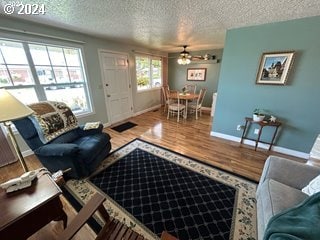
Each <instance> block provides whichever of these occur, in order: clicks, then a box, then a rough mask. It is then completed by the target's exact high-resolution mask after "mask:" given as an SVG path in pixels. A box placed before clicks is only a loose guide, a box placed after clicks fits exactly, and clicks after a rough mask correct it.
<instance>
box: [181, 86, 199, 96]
mask: <svg viewBox="0 0 320 240" xmlns="http://www.w3.org/2000/svg"><path fill="white" fill-rule="evenodd" d="M184 88H185V89H186V91H187V92H188V93H192V94H196V91H197V85H195V84H186V85H184Z"/></svg>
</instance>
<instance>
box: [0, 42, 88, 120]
mask: <svg viewBox="0 0 320 240" xmlns="http://www.w3.org/2000/svg"><path fill="white" fill-rule="evenodd" d="M0 88H5V89H7V90H8V91H9V92H11V94H12V95H14V96H15V97H17V98H18V99H19V100H20V101H21V102H23V103H25V104H30V103H34V102H38V101H45V100H50V101H61V102H64V103H66V104H67V105H68V106H69V107H70V108H71V109H72V111H73V112H74V113H75V114H76V115H78V114H82V113H88V112H91V111H92V110H91V104H90V100H89V92H88V86H87V82H86V78H85V72H84V67H83V61H82V56H81V50H80V48H72V47H62V46H52V45H44V44H37V43H27V42H18V41H8V40H1V39H0Z"/></svg>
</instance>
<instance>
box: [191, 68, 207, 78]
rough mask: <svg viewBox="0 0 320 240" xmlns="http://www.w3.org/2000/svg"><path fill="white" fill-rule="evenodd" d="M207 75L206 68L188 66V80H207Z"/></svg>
mask: <svg viewBox="0 0 320 240" xmlns="http://www.w3.org/2000/svg"><path fill="white" fill-rule="evenodd" d="M206 75H207V69H206V68H188V69H187V81H205V80H206Z"/></svg>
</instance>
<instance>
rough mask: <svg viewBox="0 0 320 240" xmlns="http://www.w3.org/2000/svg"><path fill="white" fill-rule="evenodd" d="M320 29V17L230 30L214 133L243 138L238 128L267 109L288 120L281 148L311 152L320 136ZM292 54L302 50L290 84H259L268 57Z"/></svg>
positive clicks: (280, 142) (292, 72)
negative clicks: (262, 64) (264, 55)
mask: <svg viewBox="0 0 320 240" xmlns="http://www.w3.org/2000/svg"><path fill="white" fill-rule="evenodd" d="M319 26H320V17H319V16H318V17H312V18H304V19H299V20H292V21H286V22H279V23H272V24H265V25H260V26H253V27H245V28H239V29H233V30H229V31H228V32H227V36H226V43H225V48H224V52H223V58H222V64H221V72H220V78H219V86H218V98H217V104H216V112H215V116H214V121H213V126H212V131H213V132H217V133H222V134H227V135H232V136H235V137H241V133H242V132H241V131H236V127H237V125H238V124H244V117H246V116H251V115H252V111H253V110H254V109H255V108H262V109H266V110H268V111H270V113H272V114H273V115H275V116H276V117H277V118H278V119H279V120H281V121H282V122H283V127H282V128H281V130H280V132H279V135H278V138H277V139H276V143H275V145H277V146H280V147H284V148H288V149H292V150H296V151H301V152H305V153H309V152H310V149H311V147H312V145H313V142H314V140H315V138H316V136H317V135H318V134H319V133H320V124H319V119H320V110H319V105H318V104H319V103H320V92H319V90H320V78H319V72H318V70H319V66H320V41H319V39H320V27H319ZM286 50H294V51H296V56H295V60H294V63H293V67H292V71H291V72H290V73H289V77H288V81H287V85H285V86H278V85H277V86H274V85H257V84H255V81H256V74H257V71H258V67H259V62H260V57H261V55H262V53H263V52H273V51H286ZM251 131H253V129H252V130H251ZM271 131H272V130H271V129H266V131H265V133H266V135H268V136H270V134H271ZM268 136H264V137H265V138H267V137H268Z"/></svg>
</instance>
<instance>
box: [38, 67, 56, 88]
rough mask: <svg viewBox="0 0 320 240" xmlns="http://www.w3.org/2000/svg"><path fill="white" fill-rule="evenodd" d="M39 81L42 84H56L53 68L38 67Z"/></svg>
mask: <svg viewBox="0 0 320 240" xmlns="http://www.w3.org/2000/svg"><path fill="white" fill-rule="evenodd" d="M36 71H37V75H38V79H39V81H40V83H41V84H52V83H56V81H55V80H54V76H53V73H52V72H53V71H52V68H51V67H43V66H38V67H36Z"/></svg>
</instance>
